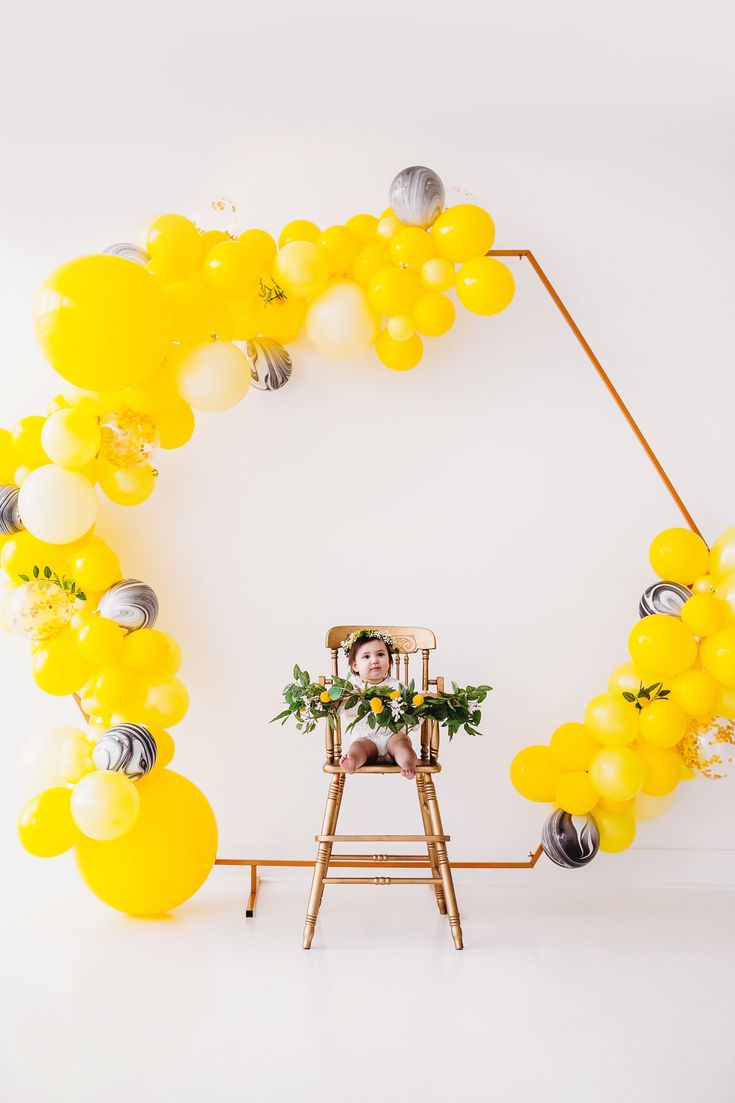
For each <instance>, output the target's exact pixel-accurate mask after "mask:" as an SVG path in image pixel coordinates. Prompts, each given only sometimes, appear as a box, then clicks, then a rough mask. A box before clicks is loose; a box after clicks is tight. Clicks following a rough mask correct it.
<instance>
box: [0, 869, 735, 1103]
mask: <svg viewBox="0 0 735 1103" xmlns="http://www.w3.org/2000/svg"><path fill="white" fill-rule="evenodd" d="M32 864H33V873H32V876H29V877H28V878H24V880H25V881H26V885H27V889H28V892H27V893H26V894H25V899H26V900H27V901H28V907H27V908H25V909H24V910H23V911H22V912H21V911H11V910H8V911H7V912H6V914H5V917H4V921H5V927H6V934H5V937H4V940H3V946H4V951H5V962H4V968H3V984H2V988H3V1018H4V1021H3V1022H2V1023H0V1039H1V1045H2V1062H3V1070H2V1085H3V1088H2V1090H1V1091H0V1095H1V1096H2V1099H3V1100H7V1101H8V1103H26V1101H28V1103H30V1101H41V1100H43V1101H49V1103H51V1101H53V1103H102V1101H105V1103H118V1101H119V1103H122V1101H126V1103H127V1101H129V1100H136V1101H140V1103H148V1101H151V1103H152V1101H154V1100H155V1101H167V1100H176V1101H177V1103H187V1101H189V1100H192V1101H194V1100H196V1101H200V1100H205V1099H206V1100H214V1101H220V1100H222V1101H229V1100H233V1101H234V1100H248V1101H250V1100H252V1101H258V1103H260V1101H261V1100H284V1101H285V1100H291V1099H294V1098H298V1099H300V1100H320V1101H331V1100H341V1099H343V1098H347V1099H349V1100H356V1101H363V1100H365V1101H368V1100H370V1101H373V1100H376V1099H379V1100H381V1101H387V1103H390V1101H393V1100H402V1101H413V1100H421V1101H432V1100H437V1101H438V1100H445V1099H448V1098H449V1099H461V1100H486V1099H490V1098H493V1099H502V1100H511V1101H524V1103H525V1101H526V1100H528V1101H531V1100H533V1101H535V1100H543V1101H544V1103H556V1101H562V1100H565V1101H567V1100H568V1101H576V1100H578V1099H581V1098H585V1099H589V1100H593V1101H594V1103H607V1101H611V1103H612V1101H613V1100H614V1101H615V1103H622V1101H625V1103H638V1101H644V1100H645V1101H649V1100H651V1101H653V1100H656V1101H658V1100H661V1101H664V1100H665V1101H666V1103H678V1101H679V1100H681V1101H682V1103H683V1101H684V1100H686V1101H687V1103H690V1101H691V1100H695V1101H696V1103H726V1101H727V1103H730V1101H731V1100H732V1099H733V1098H735V1041H734V1037H733V1021H734V1019H733V1014H734V1012H735V983H734V982H735V952H734V949H733V917H734V906H735V891H734V890H729V889H722V888H713V889H705V888H697V889H657V890H648V889H640V888H636V889H610V888H607V889H600V888H597V889H592V890H590V889H588V888H586V887H582V888H580V887H579V885H575V884H574V880H573V878H574V874H573V873H571V874H569V876H566V875H565V874H564V873H562V874H561V875H560V879H559V881H558V882H557V884H556V887H555V888H550V887H549V886H548V885H544V886H538V885H535V884H531V883H530V881H524V882H521V883H519V884H518V885H513V886H503V887H499V886H498V885H497V884H495V885H493V883H492V880H491V878H490V876H489V875H487V874H485V873H482V874H478V873H475V872H473V873H464V874H458V877H457V887H458V895H459V898H460V905H461V907H462V911H463V927H464V933H465V945H466V949H465V950H464V951H462V952H461V953H458V952H457V951H455V950H454V948H453V945H452V942H451V939H450V936H449V930H448V925H447V921H446V920H445V919H443V918H442V917H440V916H439V913H438V912H437V910H436V908H435V906H434V904H433V901H432V898H431V896H430V894H429V893H430V890H428V889H424V888H408V887H406V888H403V887H391V888H384V889H378V888H362V887H354V888H353V887H342V886H335V887H333V888H331V889H330V888H328V889H327V891H326V893H325V898H324V905H323V909H322V914H321V917H320V921H319V925H318V927H317V935H316V938H315V940H314V946H313V948H312V950H311V951H310V952H308V953H307V952H305V951H303V950H302V949H301V948H300V935H301V928H302V921H303V912H304V907H305V902H306V894H307V881H306V880H305V879H304V878H302V877H299V879H294V878H293V877H292V878H291V879H285V880H282V881H276V880H270V879H269V880H267V881H266V882H265V883H264V884H263V886H262V888H261V895H260V899H259V901H258V907H257V914H256V916H255V918H254V919H251V920H245V919H244V918H243V910H242V904H243V900H244V898H245V884H244V882H245V877H244V875H243V873H242V872H240V871H239V870H238V869H232V868H224V869H223V868H217V869H215V871H214V872H213V874H212V876H211V877H210V879H209V881H208V883H207V885H206V886H205V887H204V889H203V890H202V891H201V892H200V893H199V894H198V895H197V897H196V898H195V899H194V900H192V901H191V902H190V903H189V904H187V905H185V906H184V907H182V908H181V909H179V910H178V911H177V912H176V913H174V914H173V915H172V916H171V917H169V918H165V919H159V920H152V921H151V920H149V921H136V920H131V919H129V918H126V917H124V916H121V915H118V914H117V913H115V912H112V911H110V910H108V909H106V908H104V907H103V906H101V905H99V904H98V903H97V902H96V901H95V900H94V899H93V898H92V897H91V896H89V895H88V894H87V892H86V890H85V889H84V888H83V887H82V886H81V885H79V887H78V891H77V889H76V888H75V889H74V890H73V892H72V893H71V894H70V892H69V889H70V883H69V878H73V877H75V872H74V870H73V867H72V866H71V864H69V865H68V866H67V867H66V868H63V869H62V868H60V865H61V863H60V861H59V860H57V861H56V862H54V863H45V864H44V867H43V869H39V866H38V865H37V864H36V863H32ZM46 871H48V873H46ZM55 899H56V900H57V901H58V904H55Z"/></svg>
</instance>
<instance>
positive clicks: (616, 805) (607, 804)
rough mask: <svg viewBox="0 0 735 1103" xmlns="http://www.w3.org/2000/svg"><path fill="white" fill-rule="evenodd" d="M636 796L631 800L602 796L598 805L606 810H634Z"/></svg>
mask: <svg viewBox="0 0 735 1103" xmlns="http://www.w3.org/2000/svg"><path fill="white" fill-rule="evenodd" d="M635 799H636V798H635V797H634V798H632V799H631V800H610V799H609V797H600V799H599V800H598V802H597V807H598V808H602V809H603V811H605V812H632V811H633V805H634V804H635Z"/></svg>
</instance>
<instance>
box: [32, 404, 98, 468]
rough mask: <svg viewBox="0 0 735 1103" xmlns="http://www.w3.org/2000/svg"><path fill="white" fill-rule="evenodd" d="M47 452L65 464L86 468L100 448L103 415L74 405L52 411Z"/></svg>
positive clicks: (44, 436)
mask: <svg viewBox="0 0 735 1103" xmlns="http://www.w3.org/2000/svg"><path fill="white" fill-rule="evenodd" d="M41 440H42V442H43V447H44V451H45V452H46V455H47V456H48V457H49V459H50V460H51V461H52V462H53V463H58V464H59V465H60V466H61V467H84V465H85V464H87V463H89V462H90V461H91V460H93V459H94V458H95V456H96V455H97V453H98V452H99V450H100V444H101V433H100V425H99V418H98V417H96V416H95V414H94V413H92V412H91V411H89V410H86V409H78V408H75V407H73V406H72V407H70V408H69V409H67V410H58V411H57V412H56V413H55V414H52V415H51V416H50V417H49V418H48V420H47V421H46V423H45V424H44V426H43V429H42V431H41Z"/></svg>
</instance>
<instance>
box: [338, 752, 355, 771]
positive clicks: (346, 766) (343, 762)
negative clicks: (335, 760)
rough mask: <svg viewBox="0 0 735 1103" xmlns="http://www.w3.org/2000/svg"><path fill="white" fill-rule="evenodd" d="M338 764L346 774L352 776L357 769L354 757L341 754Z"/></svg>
mask: <svg viewBox="0 0 735 1103" xmlns="http://www.w3.org/2000/svg"><path fill="white" fill-rule="evenodd" d="M339 764H340V766H341V767H342V769H343V770H344V772H345V773H346V774H354V772H355V770H356V769H357V764H356V762H355V759H354V756H353V755H351V754H343V755H342V757H341V758H340V760H339Z"/></svg>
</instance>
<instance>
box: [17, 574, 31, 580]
mask: <svg viewBox="0 0 735 1103" xmlns="http://www.w3.org/2000/svg"><path fill="white" fill-rule="evenodd" d="M18 578H22V579H23V581H24V582H30V581H31V580H30V578H29V577H28V575H27V574H19V575H18Z"/></svg>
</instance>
